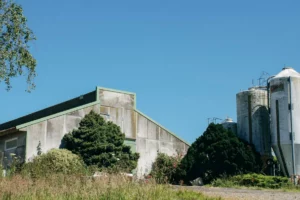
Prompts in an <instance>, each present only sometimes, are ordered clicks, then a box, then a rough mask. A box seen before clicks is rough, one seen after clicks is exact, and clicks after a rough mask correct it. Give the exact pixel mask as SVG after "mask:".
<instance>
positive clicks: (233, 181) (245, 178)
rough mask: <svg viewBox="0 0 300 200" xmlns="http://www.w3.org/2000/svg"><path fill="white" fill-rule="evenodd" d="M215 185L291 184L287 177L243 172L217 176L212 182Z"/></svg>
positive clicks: (270, 185) (269, 185) (258, 185)
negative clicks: (224, 176) (235, 174)
mask: <svg viewBox="0 0 300 200" xmlns="http://www.w3.org/2000/svg"><path fill="white" fill-rule="evenodd" d="M212 185H213V186H216V187H234V186H246V187H260V188H271V189H277V188H284V187H290V186H292V184H291V182H290V181H289V179H288V178H287V177H281V176H265V175H261V174H245V175H237V176H233V177H228V178H218V179H216V180H214V181H213V182H212Z"/></svg>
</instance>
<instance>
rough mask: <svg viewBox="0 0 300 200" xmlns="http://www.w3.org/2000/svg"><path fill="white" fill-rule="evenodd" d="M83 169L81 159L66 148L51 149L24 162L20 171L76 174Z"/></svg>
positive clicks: (45, 174)
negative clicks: (30, 160)
mask: <svg viewBox="0 0 300 200" xmlns="http://www.w3.org/2000/svg"><path fill="white" fill-rule="evenodd" d="M84 171H85V166H84V163H83V161H82V159H81V158H80V157H79V156H78V155H75V154H73V153H72V152H71V151H69V150H66V149H52V150H50V151H48V152H47V153H45V154H42V155H39V156H37V157H35V158H34V159H33V160H32V162H28V163H25V164H24V166H23V170H22V172H23V173H25V174H31V175H32V176H38V177H39V176H48V175H52V174H57V173H62V174H78V173H83V172H84Z"/></svg>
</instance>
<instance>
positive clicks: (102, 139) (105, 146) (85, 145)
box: [62, 111, 139, 172]
mask: <svg viewBox="0 0 300 200" xmlns="http://www.w3.org/2000/svg"><path fill="white" fill-rule="evenodd" d="M124 140H125V134H123V133H122V132H121V129H120V127H119V126H117V125H116V124H114V123H113V122H110V121H109V122H106V121H105V120H104V119H103V118H102V117H101V116H100V115H98V114H96V113H95V112H93V111H92V112H90V113H89V114H88V115H86V116H85V117H84V118H83V119H82V120H81V122H80V124H79V128H78V129H76V130H73V131H72V132H71V133H68V134H66V135H65V136H64V138H63V144H62V145H63V147H64V148H66V149H68V150H70V151H72V152H73V153H75V154H77V155H79V156H80V157H82V158H83V161H84V162H85V164H86V165H88V166H98V167H99V168H100V169H114V170H115V169H116V170H120V171H124V172H130V171H132V170H133V169H135V168H136V166H137V161H138V158H139V155H138V154H137V153H132V152H131V148H130V146H127V145H124Z"/></svg>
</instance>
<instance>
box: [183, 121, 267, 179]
mask: <svg viewBox="0 0 300 200" xmlns="http://www.w3.org/2000/svg"><path fill="white" fill-rule="evenodd" d="M182 167H183V169H184V171H185V173H186V174H185V178H186V181H191V180H194V179H195V178H198V177H201V178H202V179H203V181H204V182H205V183H209V182H210V181H212V180H214V179H216V178H218V177H220V176H221V175H223V174H227V175H237V174H243V173H249V172H255V173H257V172H260V170H261V167H262V161H261V159H260V155H259V153H257V152H256V151H255V148H254V146H253V145H250V144H248V143H247V142H244V141H241V140H240V139H239V138H238V137H237V136H236V135H235V134H234V133H232V132H231V131H228V130H226V129H224V128H223V127H222V125H220V124H210V125H209V126H208V128H207V129H206V131H205V132H204V133H203V135H202V136H200V137H199V138H198V139H197V140H196V141H195V142H194V143H193V144H192V145H191V147H190V148H189V150H188V152H187V154H186V156H185V157H184V158H183V159H182Z"/></svg>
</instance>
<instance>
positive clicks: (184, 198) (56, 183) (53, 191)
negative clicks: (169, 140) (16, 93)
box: [0, 175, 220, 200]
mask: <svg viewBox="0 0 300 200" xmlns="http://www.w3.org/2000/svg"><path fill="white" fill-rule="evenodd" d="M0 198H1V199H5V200H8V199H26V200H38V199H43V200H48V199H49V200H50V199H55V200H69V199H70V200H71V199H72V200H73V199H75V200H76V199H87V200H88V199H100V200H102V199H103V200H104V199H105V200H110V199H111V200H114V199H116V200H117V199H118V200H134V199H141V200H147V199H149V200H160V199H161V200H216V199H220V198H212V197H207V196H204V195H203V194H201V193H198V192H194V191H187V190H175V189H173V188H172V187H171V186H168V185H159V184H156V183H154V182H143V181H131V180H128V178H126V177H123V176H121V175H109V176H108V177H104V178H99V179H92V178H87V177H83V176H66V175H53V176H51V177H48V178H38V179H30V178H26V177H22V176H20V175H15V176H12V177H10V178H2V179H0Z"/></svg>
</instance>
